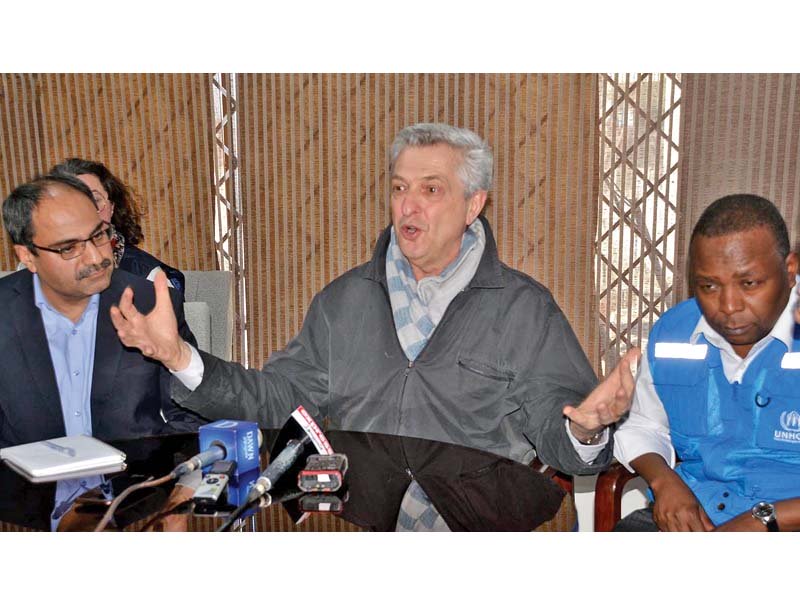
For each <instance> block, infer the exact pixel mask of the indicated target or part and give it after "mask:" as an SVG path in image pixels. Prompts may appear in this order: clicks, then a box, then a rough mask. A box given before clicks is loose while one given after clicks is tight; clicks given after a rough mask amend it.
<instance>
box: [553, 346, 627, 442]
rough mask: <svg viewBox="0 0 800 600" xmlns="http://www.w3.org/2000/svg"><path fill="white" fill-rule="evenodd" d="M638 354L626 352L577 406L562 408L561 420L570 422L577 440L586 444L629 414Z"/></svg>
mask: <svg viewBox="0 0 800 600" xmlns="http://www.w3.org/2000/svg"><path fill="white" fill-rule="evenodd" d="M640 354H641V352H640V351H639V348H631V349H630V350H628V352H626V353H625V356H623V357H622V360H620V361H619V363H618V364H617V366H616V367H615V368H614V370H613V371H611V373H609V375H608V377H606V378H605V380H604V381H603V382H602V383H600V385H598V386H597V387H596V388H595V389H594V390H593V391H592V393H591V394H589V395H588V396H587V397H586V399H585V400H584V401H583V402H581V403H580V405H578V406H577V407H575V406H565V407H564V416H565V417H567V418H568V419H569V420H570V424H569V426H570V429H571V430H572V434H573V435H574V436H575V437H576V438H578V439H579V440H581V441H586V440H589V439H591V437H592V436H594V434H596V433H598V432H600V431H602V430H603V428H605V427H606V426H607V425H610V424H611V423H616V422H617V421H618V420H619V419H620V417H621V416H622V415H624V414H625V413H626V412H628V410H629V409H630V407H631V398H633V389H634V385H635V384H634V380H633V373H632V371H631V368H632V366H633V365H634V364H636V361H637V360H639V355H640Z"/></svg>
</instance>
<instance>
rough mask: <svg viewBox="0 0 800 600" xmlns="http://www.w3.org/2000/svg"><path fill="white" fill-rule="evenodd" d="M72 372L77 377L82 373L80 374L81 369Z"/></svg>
mask: <svg viewBox="0 0 800 600" xmlns="http://www.w3.org/2000/svg"><path fill="white" fill-rule="evenodd" d="M72 374H73V375H75V377H77V376H78V375H80V374H81V372H80V371H73V373H72Z"/></svg>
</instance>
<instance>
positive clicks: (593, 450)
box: [564, 419, 608, 465]
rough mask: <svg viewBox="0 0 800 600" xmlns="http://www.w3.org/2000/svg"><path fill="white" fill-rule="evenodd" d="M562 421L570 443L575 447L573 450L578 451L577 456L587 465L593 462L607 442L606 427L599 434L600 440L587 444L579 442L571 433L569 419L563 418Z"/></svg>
mask: <svg viewBox="0 0 800 600" xmlns="http://www.w3.org/2000/svg"><path fill="white" fill-rule="evenodd" d="M564 422H565V426H566V428H567V435H568V436H569V439H570V441H571V442H572V445H573V446H574V447H575V452H577V453H578V456H580V457H581V460H582V461H583V462H585V463H586V464H587V465H588V464H591V463H593V462H594V460H595V459H596V458H597V457H598V456H599V455H600V452H602V451H603V448H605V447H606V444H607V443H608V427H606V428H605V429H604V430H603V435H601V436H600V441H598V442H597V443H596V444H591V445H587V444H581V443H580V442H579V441H578V438H576V437H575V436H574V435H572V430H571V429H570V428H569V419H564Z"/></svg>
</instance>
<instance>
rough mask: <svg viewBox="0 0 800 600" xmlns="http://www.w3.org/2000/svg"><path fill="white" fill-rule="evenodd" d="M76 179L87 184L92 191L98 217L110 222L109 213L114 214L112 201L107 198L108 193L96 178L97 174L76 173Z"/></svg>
mask: <svg viewBox="0 0 800 600" xmlns="http://www.w3.org/2000/svg"><path fill="white" fill-rule="evenodd" d="M78 179H80V180H81V181H82V182H83V183H85V184H86V185H88V186H89V189H90V190H91V191H92V196H94V202H95V204H96V205H97V214H98V215H100V218H101V219H102V220H103V221H105V222H106V223H111V215H113V214H114V203H113V202H111V200H109V199H108V193H107V192H106V190H105V188H104V187H103V184H102V183H100V179H98V177H97V175H91V174H89V173H85V174H83V175H78Z"/></svg>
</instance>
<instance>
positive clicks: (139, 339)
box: [111, 271, 191, 371]
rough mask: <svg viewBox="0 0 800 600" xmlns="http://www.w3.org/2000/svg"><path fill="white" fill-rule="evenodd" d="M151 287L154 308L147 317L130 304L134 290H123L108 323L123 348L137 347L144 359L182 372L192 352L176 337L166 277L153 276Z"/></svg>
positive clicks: (160, 275)
mask: <svg viewBox="0 0 800 600" xmlns="http://www.w3.org/2000/svg"><path fill="white" fill-rule="evenodd" d="M153 284H154V286H155V290H156V305H155V307H154V308H153V310H152V311H150V312H149V313H148V314H146V315H143V314H142V313H140V312H139V311H138V310H137V309H136V307H135V306H134V305H133V290H132V289H131V288H126V289H125V291H124V292H122V296H121V297H120V299H119V306H112V307H111V322H112V323H114V327H115V328H116V330H117V335H118V336H119V339H120V340H121V341H122V343H123V344H125V345H126V346H128V347H133V348H138V349H139V350H141V352H142V354H144V355H145V356H147V357H149V358H153V359H155V360H157V361H159V362H161V363H162V364H163V365H164V366H165V367H167V368H168V369H172V370H173V371H179V370H181V369H185V368H186V367H187V366H189V360H190V358H191V351H190V350H189V348H188V347H187V346H186V344H185V343H184V342H183V340H182V339H181V336H180V335H179V334H178V323H177V321H176V320H175V311H174V310H173V308H172V301H171V300H170V297H169V286H168V285H167V276H166V275H165V274H164V272H163V271H159V272H158V273H157V274H156V278H155V281H154V282H153Z"/></svg>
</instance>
